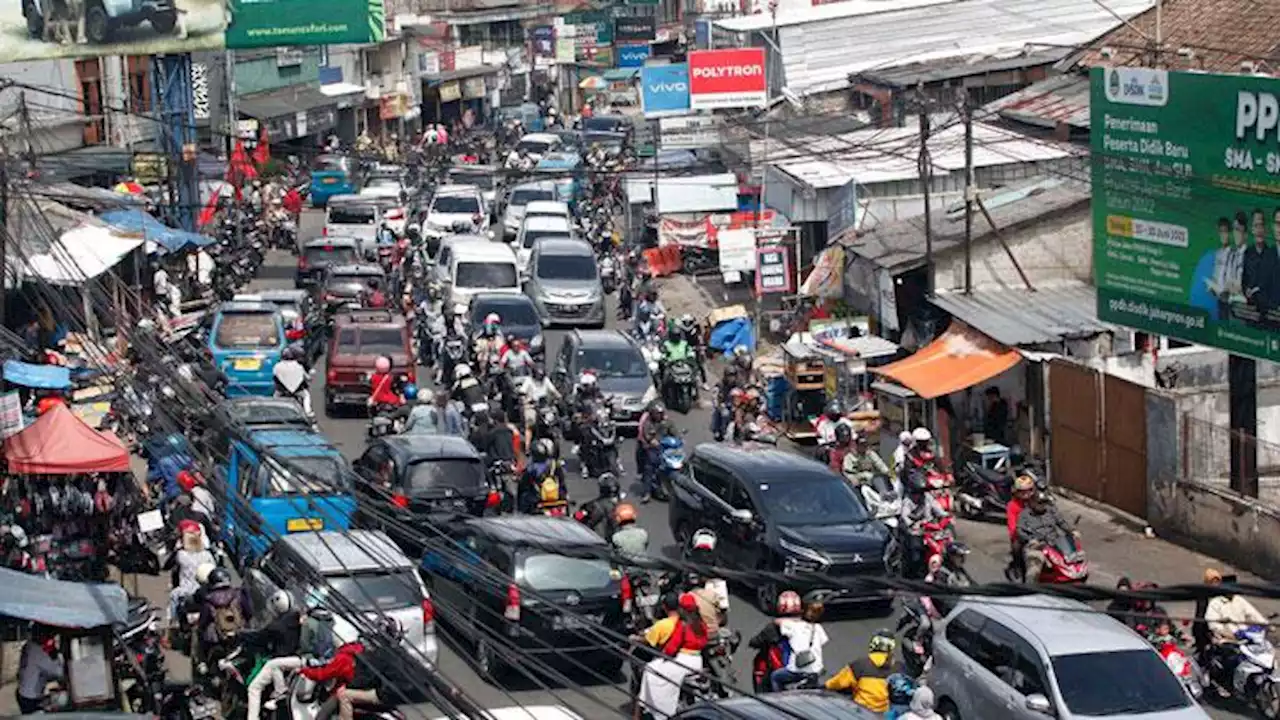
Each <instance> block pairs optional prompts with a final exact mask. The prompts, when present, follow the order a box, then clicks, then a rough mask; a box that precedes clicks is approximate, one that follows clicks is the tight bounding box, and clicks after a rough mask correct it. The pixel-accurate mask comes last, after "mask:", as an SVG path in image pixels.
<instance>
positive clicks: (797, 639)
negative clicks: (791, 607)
mask: <svg viewBox="0 0 1280 720" xmlns="http://www.w3.org/2000/svg"><path fill="white" fill-rule="evenodd" d="M824 609H825V608H824V605H823V603H822V601H821V600H819V599H817V598H809V599H808V600H807V601H806V602H805V603H804V610H803V611H802V613H801V616H800V617H799V618H796V617H780V618H777V619H776V620H775V621H774V622H776V623H777V624H778V629H779V632H780V634H781V635H782V637H784V638H786V640H787V645H788V647H789V648H790V653H789V654H788V656H787V664H786V666H785V667H782V668H779V669H777V670H774V671H773V673H771V674H770V676H769V684H770V685H771V686H772V688H773V691H774V692H781V691H782V689H783V686H784V685H785V684H787V683H790V682H794V681H796V680H800V679H803V678H805V677H810V676H818V675H821V674H822V671H823V662H822V647H823V646H824V645H826V644H827V642H828V641H829V640H830V638H829V637H827V631H826V630H825V629H824V628H823V627H822V623H821V622H819V621H820V620H821V619H822V613H823V610H824Z"/></svg>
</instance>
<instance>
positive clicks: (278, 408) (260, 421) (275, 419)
mask: <svg viewBox="0 0 1280 720" xmlns="http://www.w3.org/2000/svg"><path fill="white" fill-rule="evenodd" d="M227 412H228V413H229V414H230V415H231V417H232V418H234V419H235V420H236V421H237V422H242V423H245V424H246V425H295V424H300V425H310V424H311V421H310V420H308V419H307V416H306V415H305V414H304V413H303V412H302V406H301V405H298V404H297V403H295V402H262V403H258V402H255V403H248V404H243V403H233V404H231V405H229V406H227Z"/></svg>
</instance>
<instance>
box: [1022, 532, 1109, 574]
mask: <svg viewBox="0 0 1280 720" xmlns="http://www.w3.org/2000/svg"><path fill="white" fill-rule="evenodd" d="M1043 552H1044V566H1043V567H1042V568H1041V570H1040V577H1039V578H1027V577H1026V572H1025V569H1023V568H1021V565H1022V562H1021V558H1015V559H1014V561H1013V562H1010V563H1009V564H1008V565H1007V566H1006V567H1005V571H1004V573H1005V578H1006V579H1008V580H1009V582H1028V581H1032V582H1036V583H1039V584H1041V585H1050V584H1052V585H1063V584H1067V583H1083V582H1087V581H1088V579H1089V558H1088V557H1087V556H1085V553H1084V549H1083V548H1082V547H1080V542H1079V541H1078V540H1077V539H1076V536H1075V534H1074V533H1062V535H1061V537H1059V538H1058V539H1057V541H1056V542H1054V543H1053V544H1052V545H1048V544H1046V545H1045V546H1044V547H1043Z"/></svg>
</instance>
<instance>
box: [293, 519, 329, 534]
mask: <svg viewBox="0 0 1280 720" xmlns="http://www.w3.org/2000/svg"><path fill="white" fill-rule="evenodd" d="M322 528H324V521H323V520H321V519H320V518H294V519H292V520H290V521H289V522H287V523H285V525H284V529H285V530H288V531H289V532H306V531H308V530H320V529H322Z"/></svg>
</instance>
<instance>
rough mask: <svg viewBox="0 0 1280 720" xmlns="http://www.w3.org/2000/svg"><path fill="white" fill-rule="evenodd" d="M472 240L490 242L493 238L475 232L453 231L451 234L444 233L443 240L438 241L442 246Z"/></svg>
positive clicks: (471, 241) (470, 241)
mask: <svg viewBox="0 0 1280 720" xmlns="http://www.w3.org/2000/svg"><path fill="white" fill-rule="evenodd" d="M473 242H482V243H492V242H493V240H490V239H489V238H487V237H485V236H483V235H476V234H475V233H455V234H453V235H445V237H444V240H441V241H440V243H441V245H442V246H443V245H458V244H465V243H473ZM436 257H439V255H438V254H437V255H436Z"/></svg>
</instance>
